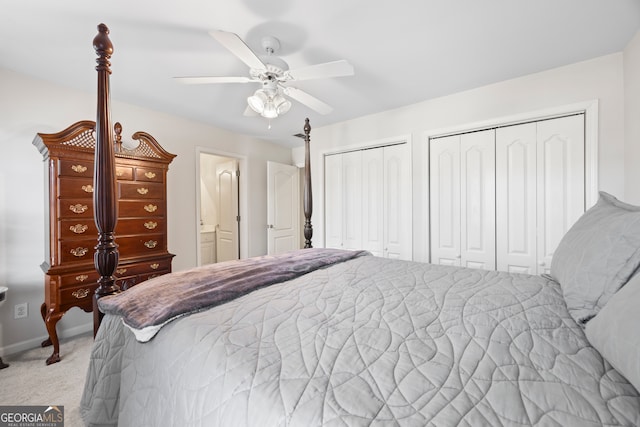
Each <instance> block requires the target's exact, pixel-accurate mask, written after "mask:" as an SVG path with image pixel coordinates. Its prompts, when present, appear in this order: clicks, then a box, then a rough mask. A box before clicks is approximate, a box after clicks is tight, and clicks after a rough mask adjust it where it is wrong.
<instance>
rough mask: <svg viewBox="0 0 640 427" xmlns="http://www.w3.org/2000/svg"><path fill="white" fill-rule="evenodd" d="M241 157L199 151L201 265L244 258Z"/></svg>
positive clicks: (199, 240) (199, 261)
mask: <svg viewBox="0 0 640 427" xmlns="http://www.w3.org/2000/svg"><path fill="white" fill-rule="evenodd" d="M240 161H241V159H238V158H235V157H228V156H222V155H218V154H213V153H207V152H199V155H198V166H199V168H198V170H199V182H198V184H199V185H198V187H199V191H198V196H199V197H198V206H197V208H198V209H197V212H198V217H199V218H198V222H199V229H198V237H199V238H198V239H197V240H198V265H205V264H212V263H215V262H221V261H229V260H235V259H239V258H240V203H239V201H240V198H239V188H240V186H239V179H240V176H239V175H240V174H239V165H240Z"/></svg>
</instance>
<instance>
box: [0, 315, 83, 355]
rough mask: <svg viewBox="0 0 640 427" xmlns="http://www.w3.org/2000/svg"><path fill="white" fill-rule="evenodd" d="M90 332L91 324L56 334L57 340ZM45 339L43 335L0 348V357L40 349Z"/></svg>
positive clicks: (45, 336)
mask: <svg viewBox="0 0 640 427" xmlns="http://www.w3.org/2000/svg"><path fill="white" fill-rule="evenodd" d="M91 331H93V322H90V323H85V324H84V325H78V326H74V327H72V328H68V329H63V330H61V331H60V332H59V333H58V339H65V338H71V337H75V336H76V335H82V334H84V333H87V332H91ZM47 338H49V336H48V335H43V336H40V337H36V338H32V339H29V340H25V341H20V342H17V343H15V344H11V345H8V346H5V347H0V357H3V356H8V355H10V354H15V353H20V352H21V351H26V350H31V349H32V348H38V347H40V344H41V343H42V341H44V340H46V339H47Z"/></svg>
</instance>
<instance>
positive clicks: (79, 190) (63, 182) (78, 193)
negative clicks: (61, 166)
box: [59, 177, 93, 199]
mask: <svg viewBox="0 0 640 427" xmlns="http://www.w3.org/2000/svg"><path fill="white" fill-rule="evenodd" d="M59 184H60V190H59V191H60V194H59V197H62V198H66V199H75V198H84V197H86V198H88V199H91V198H93V179H91V178H67V177H62V178H60V181H59Z"/></svg>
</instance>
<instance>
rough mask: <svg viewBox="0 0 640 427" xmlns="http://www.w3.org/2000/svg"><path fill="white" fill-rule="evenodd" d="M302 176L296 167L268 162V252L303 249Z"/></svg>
mask: <svg viewBox="0 0 640 427" xmlns="http://www.w3.org/2000/svg"><path fill="white" fill-rule="evenodd" d="M300 221H301V217H300V174H299V171H298V168H297V167H295V166H290V165H284V164H281V163H275V162H267V251H268V254H269V255H275V254H280V253H283V252H287V251H292V250H294V249H299V248H300Z"/></svg>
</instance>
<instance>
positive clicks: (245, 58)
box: [209, 30, 267, 70]
mask: <svg viewBox="0 0 640 427" xmlns="http://www.w3.org/2000/svg"><path fill="white" fill-rule="evenodd" d="M209 34H211V36H212V37H213V38H214V39H216V40H218V42H219V43H220V44H221V45H222V46H224V47H226V48H227V49H228V50H229V51H230V52H231V53H233V54H234V55H235V56H237V57H238V58H240V60H241V61H242V62H244V63H245V64H247V65H248V66H249V67H251V68H255V69H256V70H265V69H266V68H267V67H265V65H264V63H263V62H262V61H261V60H260V58H258V57H257V56H256V54H255V53H253V51H252V50H251V48H249V46H247V45H246V43H245V42H244V41H242V39H241V38H240V37H239V36H238V35H237V34H235V33H230V32H227V31H220V30H214V31H211V32H209Z"/></svg>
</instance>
